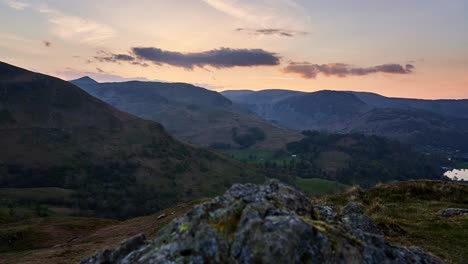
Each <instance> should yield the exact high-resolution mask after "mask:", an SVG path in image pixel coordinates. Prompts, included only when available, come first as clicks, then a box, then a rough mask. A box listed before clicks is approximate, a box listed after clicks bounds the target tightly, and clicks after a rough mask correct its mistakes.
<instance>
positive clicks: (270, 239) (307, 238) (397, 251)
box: [82, 181, 442, 264]
mask: <svg viewBox="0 0 468 264" xmlns="http://www.w3.org/2000/svg"><path fill="white" fill-rule="evenodd" d="M361 220H362V221H364V222H365V223H364V224H361V223H358V222H356V221H361ZM132 239H133V240H132ZM132 239H131V240H130V241H127V242H124V243H123V244H122V245H121V246H120V247H117V248H116V249H113V250H108V251H103V252H98V253H97V254H96V255H95V256H93V257H91V258H89V259H86V260H84V261H83V262H82V263H122V264H124V263H125V264H126V263H442V261H441V260H440V259H438V258H436V257H434V256H432V255H431V254H428V253H426V252H423V251H422V250H421V249H419V248H405V247H398V246H393V245H390V244H388V243H387V242H386V241H385V240H384V239H383V237H382V236H381V235H379V232H377V231H376V228H375V226H374V225H373V224H372V222H371V220H370V219H369V218H367V217H366V216H365V215H364V214H363V213H362V210H361V209H360V208H359V206H358V205H356V204H349V205H348V206H346V207H345V208H344V209H343V210H342V211H341V212H340V213H339V214H338V213H337V212H335V210H334V209H333V208H332V207H328V206H321V205H313V204H311V202H310V200H309V198H308V197H307V196H306V195H304V194H303V193H301V192H300V191H298V190H296V189H294V188H292V187H289V186H287V185H284V184H282V183H279V182H278V181H269V182H267V183H266V184H264V185H253V184H243V185H240V184H236V185H234V186H233V187H231V189H229V190H228V191H227V192H226V193H225V194H224V195H222V196H219V197H216V198H214V199H212V200H210V201H208V202H205V203H203V204H201V205H198V206H195V207H194V208H193V209H192V210H191V211H189V212H187V213H186V214H185V215H184V216H182V217H179V218H177V219H175V220H173V221H172V222H171V223H169V224H168V225H167V226H166V227H164V228H163V229H161V230H160V232H159V233H158V235H157V238H156V239H155V240H153V241H151V242H145V240H144V237H141V236H137V237H136V238H132Z"/></svg>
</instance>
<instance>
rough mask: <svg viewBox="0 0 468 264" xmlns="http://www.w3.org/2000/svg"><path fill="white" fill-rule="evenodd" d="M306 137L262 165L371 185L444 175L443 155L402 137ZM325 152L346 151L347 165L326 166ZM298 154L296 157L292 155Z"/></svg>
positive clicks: (294, 173)
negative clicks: (416, 146)
mask: <svg viewBox="0 0 468 264" xmlns="http://www.w3.org/2000/svg"><path fill="white" fill-rule="evenodd" d="M303 134H304V135H305V136H306V137H305V138H304V139H302V140H300V141H297V142H292V143H289V144H288V145H287V148H286V151H284V150H282V151H279V152H278V153H276V154H275V160H278V159H279V160H281V157H283V160H282V161H280V162H278V161H268V160H267V161H265V162H263V163H262V164H260V165H259V166H260V167H261V168H262V169H263V170H266V171H267V172H268V173H278V172H280V173H283V174H285V175H289V177H285V176H283V177H284V178H286V179H289V180H291V179H292V178H294V177H302V178H323V179H328V180H336V181H339V182H342V183H345V184H359V185H361V186H364V187H370V186H373V185H375V184H377V183H380V182H390V181H402V180H410V179H441V175H442V171H441V169H440V168H441V164H442V162H443V158H442V157H440V156H437V155H425V154H422V153H420V152H417V151H415V150H413V147H412V146H410V145H407V144H404V143H401V142H399V141H395V140H390V139H387V138H383V137H378V136H364V135H359V134H347V135H345V134H327V133H321V132H316V131H305V132H303ZM324 152H332V153H344V154H346V155H347V156H348V157H349V159H348V160H346V161H345V164H344V166H341V167H337V168H327V167H324V165H323V164H322V163H323V160H322V161H319V157H320V156H321V154H322V153H324ZM292 156H294V158H292Z"/></svg>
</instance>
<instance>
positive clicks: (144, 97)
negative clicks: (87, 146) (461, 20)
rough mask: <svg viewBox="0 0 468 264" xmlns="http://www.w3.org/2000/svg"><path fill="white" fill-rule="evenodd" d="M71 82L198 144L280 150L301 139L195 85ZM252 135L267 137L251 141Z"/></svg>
mask: <svg viewBox="0 0 468 264" xmlns="http://www.w3.org/2000/svg"><path fill="white" fill-rule="evenodd" d="M71 82H72V83H74V84H76V85H77V86H79V87H81V88H82V89H84V90H85V91H87V92H89V93H90V94H92V95H94V96H96V97H98V98H100V99H101V100H103V101H105V102H107V103H109V104H111V105H113V106H115V107H117V108H119V109H120V110H122V111H126V112H129V113H132V114H134V115H137V116H139V117H141V118H145V119H150V120H154V121H157V122H160V123H161V124H163V126H164V127H165V128H166V129H167V130H168V131H169V132H170V133H171V134H173V135H174V136H176V137H177V138H179V139H181V140H184V141H186V142H190V143H194V144H199V145H205V146H209V145H217V146H231V147H240V146H242V147H250V146H251V145H252V146H253V147H256V148H280V147H282V146H284V145H285V144H286V143H287V142H290V141H293V140H297V139H299V138H300V137H301V136H300V135H299V134H297V133H295V132H292V131H290V130H287V129H284V128H280V127H277V126H274V125H272V124H270V123H268V122H265V121H264V120H262V119H261V118H259V117H257V116H256V115H255V114H249V113H248V111H247V110H245V109H243V108H242V107H239V106H238V105H236V104H233V103H232V102H231V101H230V100H229V99H227V98H226V97H224V96H222V95H221V94H219V93H217V92H213V91H210V90H207V89H204V88H201V87H197V86H193V85H191V84H186V83H161V82H139V81H131V82H122V83H98V82H96V81H94V80H92V79H90V78H89V77H84V78H81V79H78V80H74V81H71ZM253 130H255V131H260V132H261V133H263V134H264V137H263V138H261V137H259V138H258V139H256V140H253V139H252V140H249V139H250V138H253V137H251V135H252V133H251V131H253ZM243 139H247V140H244V141H242V140H243Z"/></svg>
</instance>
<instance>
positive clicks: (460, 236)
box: [316, 181, 468, 263]
mask: <svg viewBox="0 0 468 264" xmlns="http://www.w3.org/2000/svg"><path fill="white" fill-rule="evenodd" d="M351 200H353V201H356V202H359V203H361V204H362V205H363V207H364V208H365V212H366V214H367V215H369V216H370V217H371V218H372V219H373V220H374V221H375V223H376V224H377V226H378V227H379V228H380V229H381V230H383V231H384V234H385V237H386V238H387V240H389V241H391V242H394V243H397V244H401V245H405V246H418V247H421V248H423V249H424V250H427V251H429V252H431V253H433V254H435V255H437V256H439V257H441V258H443V259H445V260H447V261H448V262H449V263H463V262H464V261H466V260H467V259H468V216H464V217H453V218H446V217H442V216H439V215H438V214H437V212H438V211H439V210H441V209H445V208H468V185H463V184H459V183H453V182H452V183H444V182H433V181H410V182H402V183H400V184H397V185H380V186H378V187H375V188H372V189H370V190H368V191H363V190H361V189H357V188H353V189H352V190H349V191H348V192H346V193H343V194H340V195H337V196H329V197H323V198H319V199H318V201H316V202H319V203H323V202H325V203H328V204H332V205H336V206H338V207H340V206H343V205H345V204H346V203H347V202H348V201H351Z"/></svg>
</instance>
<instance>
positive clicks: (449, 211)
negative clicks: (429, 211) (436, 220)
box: [439, 208, 468, 217]
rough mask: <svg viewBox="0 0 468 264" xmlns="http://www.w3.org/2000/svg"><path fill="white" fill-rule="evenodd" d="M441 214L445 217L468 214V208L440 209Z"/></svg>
mask: <svg viewBox="0 0 468 264" xmlns="http://www.w3.org/2000/svg"><path fill="white" fill-rule="evenodd" d="M439 214H440V215H442V216H445V217H453V216H463V215H468V209H462V208H447V209H443V210H440V211H439Z"/></svg>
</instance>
